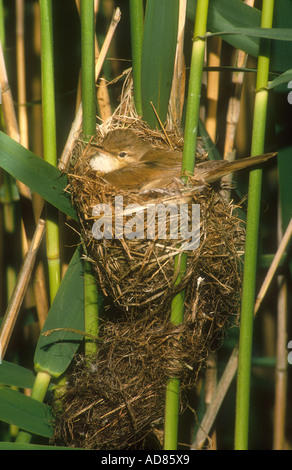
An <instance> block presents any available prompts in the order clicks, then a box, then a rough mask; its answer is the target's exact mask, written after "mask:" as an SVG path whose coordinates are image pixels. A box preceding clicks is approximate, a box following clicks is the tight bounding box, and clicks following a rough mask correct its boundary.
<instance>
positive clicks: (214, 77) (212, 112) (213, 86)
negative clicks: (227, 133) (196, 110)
mask: <svg viewBox="0 0 292 470" xmlns="http://www.w3.org/2000/svg"><path fill="white" fill-rule="evenodd" d="M221 45H222V40H221V38H218V37H214V38H211V41H210V43H209V47H208V49H209V50H208V66H209V67H219V66H220V53H221ZM219 80H220V73H219V72H213V71H211V72H208V75H207V114H206V119H205V127H206V130H207V132H208V134H209V136H210V137H211V139H212V141H213V142H215V141H216V130H217V108H218V97H219Z"/></svg>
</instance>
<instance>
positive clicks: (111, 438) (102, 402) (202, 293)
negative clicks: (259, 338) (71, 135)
mask: <svg viewBox="0 0 292 470" xmlns="http://www.w3.org/2000/svg"><path fill="white" fill-rule="evenodd" d="M129 103H130V101H129V100H128V99H125V100H122V102H121V105H120V107H119V108H118V110H117V111H116V113H115V114H114V115H113V117H112V118H111V120H110V121H108V122H106V123H105V124H103V125H102V126H97V133H96V137H95V138H94V139H93V140H92V141H91V142H90V144H86V143H84V142H83V141H82V139H80V140H78V142H77V144H76V146H75V149H74V152H73V155H72V159H71V166H70V168H69V170H68V178H69V186H68V190H69V191H70V192H71V194H72V201H73V203H74V205H75V207H76V209H77V212H78V215H79V220H80V227H81V229H80V231H81V237H82V240H83V242H84V245H85V247H86V258H87V259H88V260H89V261H91V263H92V266H93V269H94V272H95V274H96V279H97V283H98V284H99V286H100V287H101V289H102V291H103V293H104V295H105V297H106V298H107V299H108V300H109V303H111V304H112V305H113V307H114V309H115V312H117V313H116V315H115V317H114V318H111V317H109V318H108V320H106V321H103V322H102V324H101V328H100V331H99V342H98V352H97V357H96V358H94V359H93V361H92V362H88V360H87V359H84V358H78V359H77V362H76V365H75V367H74V369H73V371H72V374H70V376H69V378H68V387H67V388H66V392H65V393H64V395H63V396H62V397H61V398H60V400H59V401H58V404H57V405H58V411H57V423H56V428H55V436H54V442H57V443H60V442H61V443H66V445H69V446H73V447H85V448H90V449H137V448H138V449H142V448H149V447H150V448H151V447H152V446H154V448H156V447H157V446H159V445H160V444H161V442H160V440H159V439H158V438H157V436H159V435H160V434H159V433H160V432H161V426H162V424H161V423H162V422H163V416H164V399H165V386H166V383H167V381H168V379H169V378H170V377H179V378H180V380H181V405H182V409H183V407H184V405H185V404H186V402H185V392H186V391H187V390H188V389H189V387H193V386H194V385H195V384H196V380H197V376H198V373H199V371H200V369H201V366H202V365H203V364H204V363H205V360H206V358H207V356H208V352H209V351H210V350H212V349H216V348H217V347H218V344H219V343H218V341H220V337H221V336H222V333H223V332H224V330H225V326H226V324H227V322H228V321H229V320H230V319H234V318H237V314H238V308H239V300H240V290H241V267H240V255H241V254H242V249H243V243H244V230H243V228H242V225H241V223H240V221H239V219H238V218H237V216H236V210H235V209H236V207H235V206H234V205H233V203H232V202H230V203H227V202H226V201H225V200H224V199H223V198H222V196H221V194H220V192H219V191H218V188H213V187H211V186H200V187H196V188H194V187H193V186H192V184H188V185H186V186H184V185H183V184H182V183H181V182H180V181H174V183H173V185H172V186H171V187H168V188H167V189H165V188H161V189H160V190H152V191H147V192H137V191H136V192H132V191H125V190H123V191H118V193H117V189H116V188H115V187H113V186H110V185H109V184H108V183H107V182H106V181H105V180H104V179H103V178H102V177H101V176H97V175H96V173H95V172H92V171H91V169H90V166H89V159H90V157H91V156H92V154H93V153H94V152H95V147H96V146H98V145H99V143H100V142H101V140H102V139H103V137H104V136H105V135H106V134H107V132H109V131H110V130H112V129H116V128H120V127H123V128H128V127H130V128H131V129H132V130H134V131H135V132H136V133H137V134H138V135H139V136H140V137H141V138H145V139H147V140H150V141H152V142H153V143H155V144H156V145H158V146H161V147H168V146H169V143H168V141H167V140H166V139H165V136H164V134H163V133H162V132H160V131H156V130H155V131H153V130H151V129H150V128H149V127H148V126H147V124H145V123H144V122H143V121H141V119H139V118H138V116H137V115H136V114H135V112H134V111H133V108H132V106H131V104H129ZM167 136H168V139H169V141H170V142H171V144H172V147H173V148H176V149H181V148H182V145H183V139H182V137H181V135H180V133H179V131H178V130H177V129H176V128H173V127H172V126H171V127H169V128H168V130H167ZM202 148H203V147H202V146H201V144H200V145H199V146H198V149H197V160H196V161H198V160H200V159H206V158H207V155H205V153H204V151H203V150H202ZM117 195H118V196H122V197H123V203H124V206H127V205H128V204H135V205H137V204H138V205H139V206H146V205H147V204H159V203H162V204H166V203H169V201H171V202H172V203H177V204H179V203H181V202H183V203H187V204H188V208H189V211H191V208H192V204H199V205H200V240H199V244H198V247H197V248H196V249H194V250H188V251H187V266H186V272H185V275H184V277H183V279H182V281H181V282H179V283H178V282H175V280H176V279H177V278H176V275H177V271H176V266H175V259H176V260H178V259H180V256H181V253H182V250H181V248H180V247H181V246H182V240H178V239H171V238H170V237H169V236H166V239H158V238H157V231H156V232H155V235H156V237H155V238H154V239H148V238H147V224H146V223H145V226H144V235H145V236H144V237H142V238H134V239H129V238H127V237H123V238H116V237H115V232H114V225H115V224H114V221H113V224H112V227H113V236H112V238H111V239H106V238H104V237H103V238H101V239H100V240H97V239H96V238H95V237H94V236H93V234H92V227H93V224H94V222H95V220H96V217H94V216H93V208H94V207H95V206H96V205H98V204H107V205H108V206H109V207H111V208H112V214H113V216H114V212H115V211H114V209H115V207H114V204H115V197H116V196H117ZM129 217H130V216H129V215H126V216H125V218H124V223H125V222H127V221H128V220H129ZM167 222H168V225H167V230H169V227H170V223H171V218H170V217H168V219H167ZM167 234H169V232H168V231H167ZM183 290H184V292H185V315H184V321H183V323H181V324H180V325H174V324H173V323H171V322H170V312H171V303H172V299H173V298H174V296H175V295H176V294H177V293H179V292H182V291H183Z"/></svg>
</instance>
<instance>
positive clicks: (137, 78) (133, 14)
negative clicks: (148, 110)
mask: <svg viewBox="0 0 292 470" xmlns="http://www.w3.org/2000/svg"><path fill="white" fill-rule="evenodd" d="M130 22H131V46H132V69H133V87H134V102H135V107H136V111H137V113H138V114H139V115H140V116H141V115H142V94H141V83H142V82H141V61H142V43H143V27H144V24H143V23H144V12H143V0H130Z"/></svg>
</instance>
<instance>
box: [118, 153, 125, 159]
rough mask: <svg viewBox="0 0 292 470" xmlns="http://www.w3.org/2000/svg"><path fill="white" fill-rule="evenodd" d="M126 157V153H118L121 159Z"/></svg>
mask: <svg viewBox="0 0 292 470" xmlns="http://www.w3.org/2000/svg"><path fill="white" fill-rule="evenodd" d="M126 156H127V153H126V152H120V153H119V157H121V158H124V157H126Z"/></svg>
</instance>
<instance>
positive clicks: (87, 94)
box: [80, 0, 98, 357]
mask: <svg viewBox="0 0 292 470" xmlns="http://www.w3.org/2000/svg"><path fill="white" fill-rule="evenodd" d="M80 6H81V8H80V17H81V41H82V43H81V77H82V81H81V92H82V110H83V134H84V136H85V139H86V140H90V138H91V137H92V136H94V135H95V133H96V91H95V21H94V1H93V0H81V4H80ZM91 269H92V268H91V265H90V263H89V262H88V261H84V313H85V331H86V333H90V334H92V335H94V336H96V335H97V331H98V308H97V305H98V291H97V285H96V282H95V280H94V276H93V274H92V271H91ZM94 353H96V343H94V342H92V341H91V340H86V342H85V354H86V355H88V356H89V357H90V356H91V355H93V354H94Z"/></svg>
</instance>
